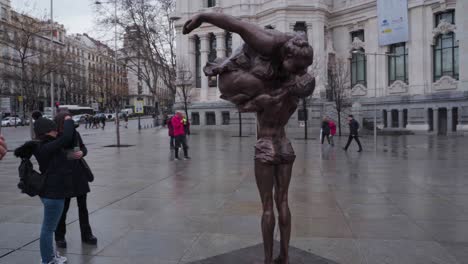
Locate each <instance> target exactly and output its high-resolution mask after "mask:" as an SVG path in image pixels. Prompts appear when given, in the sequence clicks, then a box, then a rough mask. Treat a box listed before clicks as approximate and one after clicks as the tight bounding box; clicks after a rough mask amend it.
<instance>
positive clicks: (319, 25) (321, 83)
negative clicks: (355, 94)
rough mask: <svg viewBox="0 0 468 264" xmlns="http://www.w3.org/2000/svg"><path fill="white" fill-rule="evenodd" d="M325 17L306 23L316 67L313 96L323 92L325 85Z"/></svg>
mask: <svg viewBox="0 0 468 264" xmlns="http://www.w3.org/2000/svg"><path fill="white" fill-rule="evenodd" d="M324 19H325V18H319V19H318V20H315V21H312V23H311V24H309V23H308V24H307V28H308V38H309V43H310V44H311V45H312V47H313V48H314V60H315V61H316V63H317V65H316V66H315V67H318V69H314V70H315V71H317V74H316V76H318V77H316V81H317V83H316V87H315V92H314V96H320V94H322V93H325V85H326V82H327V79H328V77H327V69H326V67H327V63H326V61H325V59H326V56H325V52H326V51H325V23H324Z"/></svg>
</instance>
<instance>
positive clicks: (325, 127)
mask: <svg viewBox="0 0 468 264" xmlns="http://www.w3.org/2000/svg"><path fill="white" fill-rule="evenodd" d="M325 138H327V141H328V144H330V123H329V121H328V118H327V117H324V118H323V121H322V144H323V142H324V141H325Z"/></svg>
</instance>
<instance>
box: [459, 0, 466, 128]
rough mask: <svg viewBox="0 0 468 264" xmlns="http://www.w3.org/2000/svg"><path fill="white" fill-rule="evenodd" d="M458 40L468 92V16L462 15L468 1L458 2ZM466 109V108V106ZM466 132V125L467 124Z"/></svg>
mask: <svg viewBox="0 0 468 264" xmlns="http://www.w3.org/2000/svg"><path fill="white" fill-rule="evenodd" d="M457 10H460V12H459V14H460V15H458V16H457V21H456V23H457V35H456V37H457V39H458V40H459V55H458V57H459V58H458V59H459V63H460V82H461V85H459V87H460V86H462V87H463V88H462V89H463V90H465V91H468V88H467V87H468V16H466V15H462V12H463V11H462V10H464V11H466V10H468V1H457ZM465 107H466V106H465ZM465 130H466V124H465Z"/></svg>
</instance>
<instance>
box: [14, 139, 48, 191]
mask: <svg viewBox="0 0 468 264" xmlns="http://www.w3.org/2000/svg"><path fill="white" fill-rule="evenodd" d="M39 144H40V143H39V142H38V141H29V142H26V143H25V144H24V145H23V146H21V147H19V148H17V149H16V150H15V156H16V157H18V158H21V163H20V165H19V167H18V173H19V178H20V180H19V183H18V188H19V189H20V190H21V192H22V193H25V194H27V195H29V196H31V197H34V196H36V195H38V194H39V193H40V192H41V191H42V189H43V188H44V184H45V180H46V177H45V175H42V174H40V173H39V172H37V171H35V170H34V166H33V164H32V162H31V157H32V153H33V151H34V149H35V148H36V147H37V146H38V145H39Z"/></svg>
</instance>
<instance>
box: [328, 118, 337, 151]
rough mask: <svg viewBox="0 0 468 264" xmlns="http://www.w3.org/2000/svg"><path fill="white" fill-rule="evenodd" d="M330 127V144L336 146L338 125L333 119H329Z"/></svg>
mask: <svg viewBox="0 0 468 264" xmlns="http://www.w3.org/2000/svg"><path fill="white" fill-rule="evenodd" d="M328 126H329V127H330V142H331V145H332V146H335V135H336V124H335V122H333V120H332V119H328Z"/></svg>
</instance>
